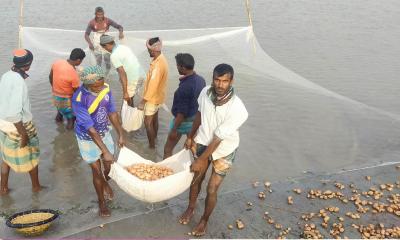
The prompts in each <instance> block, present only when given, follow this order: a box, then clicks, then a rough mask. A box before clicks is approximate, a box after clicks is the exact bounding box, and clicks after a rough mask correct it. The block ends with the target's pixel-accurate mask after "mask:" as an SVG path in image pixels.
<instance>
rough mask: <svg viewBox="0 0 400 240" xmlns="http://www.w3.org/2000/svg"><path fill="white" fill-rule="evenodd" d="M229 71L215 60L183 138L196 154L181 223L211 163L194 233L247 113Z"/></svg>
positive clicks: (202, 225)
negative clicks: (203, 200)
mask: <svg viewBox="0 0 400 240" xmlns="http://www.w3.org/2000/svg"><path fill="white" fill-rule="evenodd" d="M233 73H234V72H233V68H232V67H231V66H230V65H228V64H224V63H223V64H219V65H217V66H216V67H215V68H214V72H213V82H212V85H211V86H206V87H205V88H204V89H203V90H202V91H201V93H200V96H199V98H198V103H199V110H198V112H197V113H196V117H195V120H194V122H193V127H192V130H191V132H190V133H189V135H188V137H187V140H186V142H185V147H186V148H187V149H191V150H192V151H193V152H194V153H195V155H196V156H197V158H196V159H195V161H194V162H193V164H192V166H191V171H192V172H194V173H195V174H194V177H193V182H192V184H191V187H190V192H189V205H188V208H187V209H186V211H185V212H184V213H183V214H182V216H181V217H180V219H179V222H180V223H181V224H188V223H189V221H190V220H191V218H192V217H193V214H194V209H195V207H196V201H197V197H198V195H199V193H200V190H201V184H202V182H203V180H204V177H205V175H206V172H207V169H208V167H209V166H210V165H212V173H211V177H210V180H209V182H208V186H207V197H206V201H205V208H204V213H203V216H202V217H201V219H200V222H199V223H198V224H197V226H196V227H195V228H194V229H193V231H192V235H194V236H202V235H204V234H205V233H206V228H207V223H208V219H209V217H210V215H211V213H212V211H213V210H214V208H215V205H216V203H217V192H218V189H219V186H220V185H221V183H222V181H223V180H224V177H225V176H226V174H227V173H228V172H229V170H230V169H231V167H232V164H233V162H234V159H235V155H236V150H237V148H238V146H239V131H238V130H239V128H240V126H242V124H243V123H244V122H245V121H246V119H247V117H248V113H247V110H246V108H245V106H244V104H243V102H242V101H241V100H240V98H239V97H238V96H237V95H236V94H235V92H234V89H233V86H232V84H233ZM196 134H197V135H196ZM195 136H196V137H195ZM194 137H195V139H193V138H194Z"/></svg>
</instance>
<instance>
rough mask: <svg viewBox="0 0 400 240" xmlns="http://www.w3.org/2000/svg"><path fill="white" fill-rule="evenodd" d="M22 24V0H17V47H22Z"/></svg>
mask: <svg viewBox="0 0 400 240" xmlns="http://www.w3.org/2000/svg"><path fill="white" fill-rule="evenodd" d="M23 24H24V0H19V26H18V48H22V26H23Z"/></svg>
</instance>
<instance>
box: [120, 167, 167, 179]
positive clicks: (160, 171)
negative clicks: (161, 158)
mask: <svg viewBox="0 0 400 240" xmlns="http://www.w3.org/2000/svg"><path fill="white" fill-rule="evenodd" d="M126 170H127V171H128V172H129V173H130V174H132V175H134V176H136V177H138V178H140V179H142V180H145V181H155V180H158V179H161V178H165V177H168V176H170V175H172V174H174V171H173V170H172V169H171V168H169V167H163V166H158V165H150V164H145V163H138V164H133V165H131V166H128V167H127V168H126Z"/></svg>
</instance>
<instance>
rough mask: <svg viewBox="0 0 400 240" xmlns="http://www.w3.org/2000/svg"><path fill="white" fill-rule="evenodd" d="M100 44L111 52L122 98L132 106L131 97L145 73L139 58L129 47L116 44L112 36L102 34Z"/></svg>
mask: <svg viewBox="0 0 400 240" xmlns="http://www.w3.org/2000/svg"><path fill="white" fill-rule="evenodd" d="M100 44H101V46H102V47H103V48H104V49H105V50H106V51H107V52H109V53H111V62H112V64H113V65H114V67H115V69H116V70H117V72H118V76H119V80H120V82H121V85H122V93H123V99H124V100H125V101H126V102H127V103H128V105H130V106H132V107H133V98H134V95H135V93H136V90H137V87H138V82H140V81H141V82H143V79H144V75H145V73H144V71H143V69H142V67H141V66H140V63H139V60H138V59H137V58H136V56H135V54H133V52H132V50H131V49H130V48H129V47H127V46H125V45H122V44H116V43H115V41H114V37H112V36H109V35H102V36H101V37H100Z"/></svg>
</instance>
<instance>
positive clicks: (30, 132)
mask: <svg viewBox="0 0 400 240" xmlns="http://www.w3.org/2000/svg"><path fill="white" fill-rule="evenodd" d="M95 16H96V17H95V18H94V19H93V20H91V21H90V22H89V24H88V27H87V30H86V32H85V39H86V40H87V42H88V44H89V48H90V49H91V50H92V51H94V54H95V56H96V61H97V65H96V66H88V67H86V68H84V69H83V70H80V71H77V69H76V67H77V66H79V65H80V64H81V63H82V61H83V60H84V58H85V57H86V54H85V52H84V51H83V50H82V49H80V48H76V49H73V50H72V52H71V54H70V57H69V59H67V60H57V61H55V62H54V63H53V65H52V67H51V71H50V75H49V80H50V83H51V85H52V93H53V102H54V105H55V106H56V108H57V116H56V121H57V122H62V121H63V119H64V118H65V119H67V126H66V128H67V129H74V131H75V135H76V139H77V143H78V147H79V151H80V154H81V156H82V159H83V160H84V161H85V162H87V163H88V164H89V166H90V167H91V170H92V175H93V184H94V187H95V190H96V193H97V197H98V203H99V215H100V216H103V217H105V216H110V214H111V213H110V210H109V209H108V208H107V204H106V201H108V200H111V199H112V198H113V195H114V194H113V190H112V189H111V187H110V185H109V184H108V182H107V181H108V180H109V176H108V174H109V171H110V168H111V164H113V162H114V161H115V158H114V141H113V138H112V136H111V134H110V127H109V125H110V124H109V123H110V122H111V124H112V125H113V126H114V129H115V130H116V132H117V135H118V146H119V147H122V146H124V145H125V141H126V140H125V135H124V130H123V129H122V127H121V123H120V118H119V115H118V110H117V109H116V107H115V101H114V97H113V95H112V92H111V90H110V88H109V86H108V84H106V83H105V80H106V76H107V74H108V72H109V71H110V69H111V64H112V65H113V66H114V67H115V69H116V71H117V72H118V76H119V80H120V82H121V85H122V92H123V100H124V101H126V102H127V103H128V104H129V105H130V106H133V104H134V103H133V98H134V96H135V95H136V93H137V84H138V82H139V81H140V80H141V78H144V73H142V70H141V69H142V68H141V67H140V64H139V61H138V59H137V58H136V56H135V55H134V54H133V52H132V51H131V50H130V48H129V47H127V46H124V45H122V44H118V43H116V42H115V40H114V38H113V37H112V36H110V35H107V34H106V32H107V30H108V29H109V27H110V26H113V27H115V28H117V29H118V30H119V38H120V39H122V38H123V37H124V35H123V28H122V26H121V25H119V24H117V23H115V22H114V21H112V20H111V19H109V18H106V17H105V16H104V10H103V9H102V8H101V7H97V8H96V9H95ZM92 31H93V32H94V34H93V38H90V34H91V32H92ZM146 47H147V50H148V52H149V55H150V57H151V58H152V61H151V64H150V67H149V70H148V72H147V75H146V80H145V82H144V92H143V97H142V99H141V101H140V103H139V104H138V106H137V108H138V109H139V110H143V111H144V115H145V118H144V124H145V128H146V132H147V137H148V140H149V147H150V148H154V147H155V146H156V143H155V139H156V137H157V132H158V110H159V108H160V106H161V104H163V103H164V102H165V99H166V86H167V80H168V63H167V60H166V57H165V56H164V55H163V54H162V41H161V39H159V38H158V37H155V38H150V39H149V40H148V41H147V42H146ZM103 59H104V62H105V69H104V68H103V67H101V64H102V61H103ZM175 60H176V66H177V70H178V72H179V74H180V75H181V76H182V77H181V78H179V86H178V88H177V90H176V91H175V93H174V99H173V106H172V114H173V116H174V118H173V119H172V120H171V122H170V124H169V134H168V138H167V141H166V143H165V146H164V159H165V158H168V157H170V156H171V155H172V154H173V149H174V147H175V146H176V144H177V143H178V142H179V140H180V138H181V136H182V135H186V136H187V139H186V141H185V147H186V148H187V149H190V150H191V151H192V152H193V154H194V156H195V160H194V162H193V163H192V166H191V171H193V172H194V178H193V181H192V184H191V187H190V192H189V205H188V207H187V209H186V211H185V212H184V213H183V214H182V216H181V217H180V218H179V222H180V223H182V224H188V223H189V221H190V220H191V218H192V216H193V214H194V210H195V206H196V202H197V197H198V194H199V193H200V189H201V185H202V182H203V180H204V178H205V175H206V172H207V170H208V168H209V166H210V165H211V166H212V173H211V177H210V180H209V182H208V186H207V198H206V202H205V209H204V213H203V215H202V217H201V220H200V222H199V223H198V224H197V225H196V227H195V228H194V229H193V232H192V233H193V235H195V236H200V235H203V234H204V233H205V232H206V227H207V222H208V219H209V217H210V215H211V213H212V211H213V209H214V207H215V205H216V202H217V191H218V188H219V186H220V185H221V183H222V181H223V179H224V177H225V175H226V174H227V173H228V172H229V170H230V169H231V167H232V164H233V162H234V159H235V154H236V150H237V148H238V146H239V132H238V129H239V128H240V126H241V125H242V124H243V123H244V122H245V121H246V119H247V117H248V114H247V111H246V108H245V106H244V104H243V103H242V101H241V100H240V98H239V97H238V96H237V95H236V94H235V91H234V88H233V79H234V70H233V68H232V67H231V66H230V65H228V64H219V65H217V66H216V67H215V68H214V71H213V76H212V77H213V79H212V84H211V86H206V82H205V80H204V78H203V77H201V76H200V75H198V74H197V73H196V72H195V71H194V66H195V61H194V58H193V56H192V55H190V54H188V53H179V54H177V55H176V56H175ZM32 61H33V55H32V53H31V52H30V51H29V50H27V49H18V50H16V51H14V57H13V62H14V65H13V66H12V68H11V70H10V71H8V72H7V73H5V74H3V76H2V77H1V80H0V154H1V155H0V156H1V158H2V160H3V161H2V164H1V186H0V194H1V195H5V194H8V191H9V189H8V176H9V172H10V168H11V169H13V170H14V171H15V172H29V174H30V176H31V180H32V190H33V191H35V192H36V191H40V189H41V185H40V183H39V178H38V162H39V154H40V150H39V139H38V136H37V131H36V128H35V125H34V124H33V122H32V114H31V108H30V102H29V96H28V89H27V85H26V83H25V79H26V78H27V77H28V75H27V71H28V70H29V68H30V66H31V63H32ZM102 165H103V168H102Z"/></svg>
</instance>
